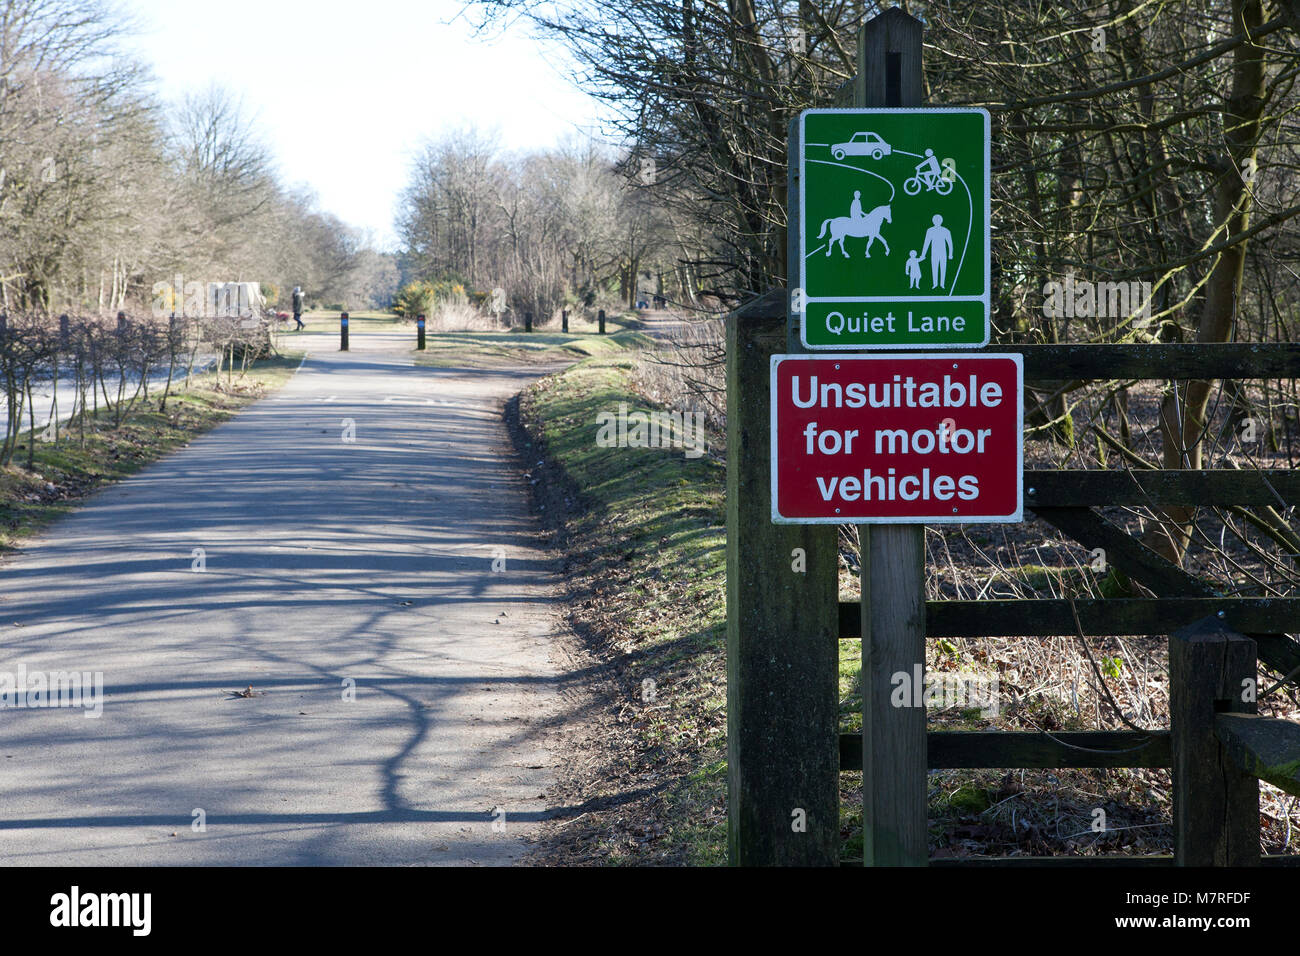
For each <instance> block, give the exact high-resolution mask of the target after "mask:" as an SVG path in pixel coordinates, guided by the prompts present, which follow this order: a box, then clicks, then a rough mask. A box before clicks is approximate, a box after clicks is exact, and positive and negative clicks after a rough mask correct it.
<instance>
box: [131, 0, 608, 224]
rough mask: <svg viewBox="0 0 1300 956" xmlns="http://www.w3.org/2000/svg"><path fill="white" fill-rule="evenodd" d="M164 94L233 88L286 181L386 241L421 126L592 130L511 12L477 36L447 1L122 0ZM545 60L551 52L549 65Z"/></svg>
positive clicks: (584, 110)
mask: <svg viewBox="0 0 1300 956" xmlns="http://www.w3.org/2000/svg"><path fill="white" fill-rule="evenodd" d="M120 2H121V6H122V7H123V8H124V9H125V10H126V11H129V12H130V13H132V14H134V16H135V17H136V18H137V20H138V21H139V26H140V33H139V34H138V35H137V36H136V37H135V38H134V39H133V41H132V43H133V45H134V46H135V47H136V48H137V49H138V50H139V54H140V56H141V58H142V59H143V60H144V62H146V63H148V64H150V65H151V67H152V69H153V71H154V73H155V75H156V76H157V78H158V80H159V89H158V92H159V93H160V95H161V96H162V97H163V98H164V99H166V100H171V99H174V98H176V97H179V96H180V95H181V94H182V93H184V92H187V91H197V90H204V89H206V88H207V87H208V86H209V85H210V84H211V83H213V82H216V83H218V84H220V85H221V86H223V87H226V88H227V89H229V90H230V91H232V92H233V93H234V94H236V95H237V96H242V97H243V100H244V106H245V109H246V110H247V112H248V113H249V114H250V115H252V116H254V117H255V118H256V120H257V127H258V129H259V130H260V131H261V133H262V135H263V136H264V137H265V140H264V141H265V142H266V144H267V145H268V146H269V147H270V149H271V152H272V154H273V155H274V156H275V157H276V160H277V162H278V164H279V167H280V171H281V173H282V175H283V179H284V181H285V182H286V184H289V185H296V184H306V185H307V186H309V187H310V188H311V189H312V190H314V191H315V193H316V194H317V196H318V198H319V202H320V206H321V208H323V209H325V210H327V211H329V212H332V213H334V214H335V215H336V216H338V217H339V218H340V219H342V220H344V221H345V222H347V223H349V224H351V225H354V226H359V227H361V228H363V229H368V230H371V231H372V232H373V235H374V238H375V241H376V242H377V243H378V245H379V246H380V247H381V248H395V245H396V241H397V240H396V236H395V234H394V232H393V228H392V224H393V213H394V208H395V205H396V202H397V195H398V193H399V192H400V190H401V189H402V187H403V186H404V185H405V184H406V178H407V171H408V168H409V163H410V161H411V159H412V157H413V156H414V155H415V153H416V152H417V150H418V149H419V147H420V145H421V143H422V142H423V141H424V139H425V138H427V137H432V136H436V135H437V134H438V132H439V131H440V130H443V129H445V128H447V127H456V126H459V125H461V124H462V123H465V122H474V123H475V124H477V125H478V126H479V127H480V128H481V129H485V130H496V131H497V133H498V134H499V138H500V142H501V145H502V146H503V147H504V148H506V149H528V148H544V147H547V146H551V145H553V144H554V143H556V142H558V141H559V140H560V139H561V138H563V137H564V136H565V135H567V134H569V133H572V132H574V131H575V130H579V129H581V130H583V131H587V132H590V131H591V130H592V127H593V126H594V125H595V124H596V122H597V116H598V115H599V112H600V107H599V105H598V104H597V103H596V102H595V101H594V100H592V99H590V98H588V97H587V96H586V95H585V94H582V93H580V92H579V91H577V90H576V89H575V88H574V86H573V85H572V83H571V82H570V81H569V80H568V79H567V78H566V76H565V74H564V73H563V72H562V71H563V69H564V66H565V64H564V63H563V61H562V60H561V55H560V54H558V53H557V52H556V51H555V50H554V49H547V48H544V47H543V45H542V44H541V43H540V42H539V41H538V40H537V39H535V38H533V37H531V36H529V35H528V33H527V32H526V30H525V29H524V27H523V25H522V24H518V25H516V26H514V27H512V28H511V29H510V30H508V31H506V33H505V34H504V35H503V36H497V37H495V38H492V39H489V40H482V39H476V38H474V37H473V36H472V31H471V28H470V25H469V23H468V22H466V20H465V18H463V17H462V18H460V19H457V20H456V21H455V22H454V23H452V24H450V25H447V21H451V20H453V18H455V17H456V15H457V13H458V12H459V11H460V9H461V4H460V3H458V2H456V0H314V2H303V0H120ZM553 64H554V65H553Z"/></svg>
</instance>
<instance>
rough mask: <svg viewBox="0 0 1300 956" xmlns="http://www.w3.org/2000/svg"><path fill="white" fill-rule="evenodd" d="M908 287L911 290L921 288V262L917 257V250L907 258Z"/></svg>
mask: <svg viewBox="0 0 1300 956" xmlns="http://www.w3.org/2000/svg"><path fill="white" fill-rule="evenodd" d="M905 268H906V269H907V287H908V288H909V289H919V288H921V260H920V259H918V258H917V257H916V250H915V249H913V250H912V254H911V255H910V256H908V257H907V266H906V267H905Z"/></svg>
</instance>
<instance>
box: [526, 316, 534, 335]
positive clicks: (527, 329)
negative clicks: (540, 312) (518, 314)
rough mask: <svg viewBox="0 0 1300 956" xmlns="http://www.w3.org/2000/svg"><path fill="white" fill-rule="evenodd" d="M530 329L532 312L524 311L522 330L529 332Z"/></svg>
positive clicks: (531, 328) (531, 327)
mask: <svg viewBox="0 0 1300 956" xmlns="http://www.w3.org/2000/svg"><path fill="white" fill-rule="evenodd" d="M532 330H533V313H531V312H525V313H524V331H525V332H531V331H532Z"/></svg>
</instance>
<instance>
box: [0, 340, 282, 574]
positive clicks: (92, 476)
mask: <svg viewBox="0 0 1300 956" xmlns="http://www.w3.org/2000/svg"><path fill="white" fill-rule="evenodd" d="M301 362H302V354H301V353H288V354H285V355H282V356H280V357H277V358H272V359H267V360H263V361H261V362H258V363H257V364H256V365H255V366H254V367H253V368H251V369H249V370H248V371H247V373H246V374H244V375H243V376H239V377H236V378H235V379H234V381H233V382H232V383H231V384H230V385H227V384H226V381H225V376H224V375H223V376H221V377H220V379H218V376H217V375H216V374H215V373H213V372H208V373H205V374H202V375H196V376H195V377H194V378H193V379H192V380H191V383H190V387H189V388H188V389H185V388H183V387H181V385H182V383H183V381H184V379H183V378H182V379H181V380H180V382H179V383H178V382H173V384H172V393H171V395H170V396H169V397H168V399H167V409H166V411H159V409H158V402H159V399H160V398H161V396H162V391H161V389H159V388H158V387H154V388H153V389H152V390H151V391H150V394H149V398H148V400H144V399H141V400H139V401H137V402H136V405H135V408H134V410H132V411H131V413H130V414H129V415H128V416H127V418H126V419H125V420H124V421H123V422H122V424H121V426H120V427H117V428H114V427H113V419H112V415H111V414H110V413H108V412H107V411H105V410H104V409H103V408H101V409H100V411H99V415H98V417H90V416H87V420H86V426H85V430H84V440H83V433H82V430H81V428H80V427H79V426H78V425H75V424H73V425H71V426H69V425H68V424H67V423H64V424H63V425H61V426H60V431H59V440H58V441H57V442H53V441H48V442H47V441H41V440H39V438H38V439H37V440H36V441H35V444H34V446H33V445H32V441H33V436H32V434H31V433H27V434H25V435H24V436H23V438H22V439H21V441H20V443H19V448H18V450H17V452H15V454H14V459H13V464H11V465H10V466H8V467H6V468H0V553H3V552H5V551H10V550H12V549H14V548H16V547H17V546H18V545H19V544H20V543H21V541H22V539H23V538H26V537H30V536H31V535H33V534H36V533H37V532H39V531H40V530H41V529H43V528H44V527H46V526H47V525H48V524H49V523H50V522H51V521H53V520H54V519H56V518H58V517H59V516H61V515H63V514H66V513H67V512H68V511H70V510H71V509H72V508H73V507H75V506H76V504H77V503H78V502H79V501H80V500H82V499H84V498H85V497H87V496H88V495H90V494H92V493H93V492H95V491H96V490H97V489H99V488H101V487H103V486H104V485H106V484H110V483H112V482H114V481H119V480H121V479H122V478H125V477H127V476H128V475H130V474H133V473H134V472H136V471H139V470H140V469H141V468H143V467H144V466H145V465H147V464H149V463H150V462H152V461H156V460H158V459H159V458H162V457H163V456H165V455H168V454H170V453H171V452H172V451H175V450H176V449H177V448H183V447H184V446H185V445H187V444H189V442H190V441H191V440H192V439H194V438H195V437H197V436H198V435H201V434H203V433H204V432H206V431H208V430H209V429H211V428H213V427H214V426H216V425H219V424H221V423H222V422H224V421H226V420H227V419H229V418H231V417H233V416H234V415H235V413H236V412H238V411H239V410H240V409H241V408H243V407H244V406H245V405H248V404H250V403H251V402H254V401H256V400H257V399H259V398H261V397H262V396H264V395H266V394H267V393H269V392H271V391H274V390H275V389H277V388H279V387H280V386H281V385H283V384H284V383H285V382H287V381H288V380H289V377H290V376H292V375H293V373H294V370H296V369H297V368H298V366H299V364H301ZM42 430H43V429H42ZM29 450H30V452H31V458H32V467H31V469H30V470H29V469H28V468H27V467H26V466H27V459H28V452H29Z"/></svg>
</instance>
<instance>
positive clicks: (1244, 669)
mask: <svg viewBox="0 0 1300 956" xmlns="http://www.w3.org/2000/svg"><path fill="white" fill-rule="evenodd" d="M1256 674H1257V671H1256V658H1255V642H1254V641H1252V640H1251V639H1250V638H1248V637H1243V636H1242V635H1240V634H1237V633H1235V632H1233V631H1232V630H1230V629H1229V628H1228V627H1227V626H1225V625H1224V623H1223V622H1222V621H1221V620H1219V619H1218V618H1217V617H1208V618H1205V619H1204V620H1202V621H1198V622H1197V623H1196V624H1193V625H1191V626H1190V627H1186V628H1183V629H1182V630H1181V631H1178V632H1177V633H1175V634H1173V635H1172V636H1171V637H1170V638H1169V731H1170V737H1171V740H1170V744H1171V748H1172V751H1173V790H1174V793H1173V797H1174V865H1176V866H1252V865H1258V863H1259V780H1258V779H1256V778H1255V777H1254V776H1253V775H1251V774H1248V773H1245V772H1243V771H1242V770H1241V769H1240V768H1239V767H1238V766H1237V765H1236V763H1235V762H1234V761H1233V760H1232V758H1231V757H1229V756H1228V752H1227V748H1225V747H1224V746H1223V744H1222V743H1221V742H1220V741H1219V738H1218V736H1217V735H1216V734H1215V732H1214V715H1215V714H1216V713H1217V712H1223V711H1226V712H1229V713H1237V714H1253V713H1255V710H1256V704H1255V698H1256V695H1257V691H1256V687H1255V681H1256ZM1243 698H1248V699H1243Z"/></svg>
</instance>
